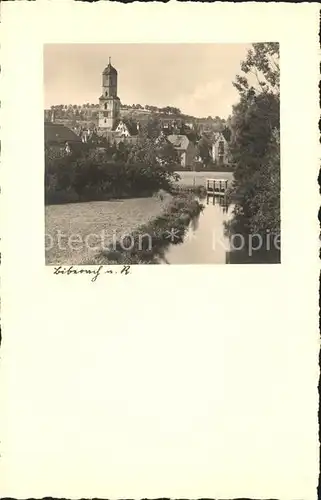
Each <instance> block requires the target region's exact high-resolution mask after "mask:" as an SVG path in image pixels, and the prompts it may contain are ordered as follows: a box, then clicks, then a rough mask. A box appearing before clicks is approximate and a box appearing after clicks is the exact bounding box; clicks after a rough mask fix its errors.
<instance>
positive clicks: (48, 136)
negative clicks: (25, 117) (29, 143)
mask: <svg viewBox="0 0 321 500" xmlns="http://www.w3.org/2000/svg"><path fill="white" fill-rule="evenodd" d="M81 144H82V140H81V137H79V135H77V134H75V132H73V131H72V130H71V129H70V128H68V127H65V126H64V125H60V124H58V123H52V122H45V146H47V147H51V148H53V149H55V150H56V151H60V152H66V153H70V152H71V151H72V150H74V149H75V148H77V147H79V146H80V145H81Z"/></svg>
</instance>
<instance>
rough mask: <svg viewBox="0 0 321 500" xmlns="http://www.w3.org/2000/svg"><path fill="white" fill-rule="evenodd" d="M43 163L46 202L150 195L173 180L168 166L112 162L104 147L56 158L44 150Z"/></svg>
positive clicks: (168, 188) (173, 175) (172, 172)
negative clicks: (44, 160) (44, 158)
mask: <svg viewBox="0 0 321 500" xmlns="http://www.w3.org/2000/svg"><path fill="white" fill-rule="evenodd" d="M45 166H46V171H45V202H46V204H54V203H66V202H68V201H70V202H72V201H91V200H104V199H110V198H124V197H132V196H150V195H152V194H153V193H155V192H157V191H159V190H164V191H168V190H170V189H171V187H172V184H173V181H174V180H175V179H176V174H175V173H174V171H173V169H172V168H171V167H168V166H166V165H159V164H157V163H156V164H151V165H148V164H146V163H139V162H135V163H128V162H121V161H111V160H110V156H109V154H108V151H107V150H104V149H90V148H88V149H84V150H82V151H81V152H75V153H73V154H71V155H64V156H58V157H55V156H53V155H52V154H51V152H50V151H49V150H46V162H45ZM62 200H63V201H62Z"/></svg>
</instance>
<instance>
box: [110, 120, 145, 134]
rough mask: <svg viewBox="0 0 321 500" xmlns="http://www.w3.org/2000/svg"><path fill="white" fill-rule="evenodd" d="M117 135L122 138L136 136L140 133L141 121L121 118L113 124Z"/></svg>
mask: <svg viewBox="0 0 321 500" xmlns="http://www.w3.org/2000/svg"><path fill="white" fill-rule="evenodd" d="M113 132H114V133H115V135H116V136H119V137H122V138H128V137H135V136H137V135H138V134H139V123H138V122H135V121H133V120H126V119H119V120H116V121H115V123H114V126H113Z"/></svg>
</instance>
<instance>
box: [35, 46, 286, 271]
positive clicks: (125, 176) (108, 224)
mask: <svg viewBox="0 0 321 500" xmlns="http://www.w3.org/2000/svg"><path fill="white" fill-rule="evenodd" d="M279 64H280V61H279V44H278V43H277V42H260V43H253V44H240V43H239V44H218V43H216V44H209V43H198V44H195V43H185V44H166V43H165V44H155V43H152V44H46V45H44V141H45V144H44V150H45V253H46V264H47V265H94V264H99V265H105V264H106V265H109V264H123V265H124V264H126V265H128V264H129V265H130V264H234V263H236V264H251V263H260V264H265V263H266V264H269V263H272V264H275V263H279V262H280V259H281V252H280V247H281V235H280V114H279V107H280V65H279Z"/></svg>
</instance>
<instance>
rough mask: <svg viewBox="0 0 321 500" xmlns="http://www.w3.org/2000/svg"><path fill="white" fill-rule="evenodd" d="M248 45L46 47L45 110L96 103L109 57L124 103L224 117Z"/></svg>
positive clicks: (234, 99) (233, 96)
mask: <svg viewBox="0 0 321 500" xmlns="http://www.w3.org/2000/svg"><path fill="white" fill-rule="evenodd" d="M249 48H250V45H249V44H188V43H184V44H133V43H131V44H99V45H98V44H50V45H49V44H47V45H45V48H44V94H45V95H44V99H45V102H44V105H45V108H49V107H50V106H51V105H54V104H84V103H86V102H89V103H98V98H99V96H100V95H101V82H102V76H101V74H102V71H103V70H104V68H105V67H106V66H107V64H108V60H109V57H111V63H112V65H113V66H114V67H115V68H116V69H117V71H118V96H119V98H120V100H121V102H122V104H141V105H145V104H149V105H154V106H158V107H163V106H175V107H178V108H179V109H180V110H181V111H182V112H183V113H185V114H190V115H193V116H197V117H207V116H209V115H211V116H213V117H214V116H220V117H221V118H227V117H228V115H229V114H230V113H231V111H232V105H233V104H235V103H236V102H237V101H238V93H237V91H236V89H235V88H234V87H233V85H232V82H233V81H234V79H235V76H236V74H238V73H240V64H241V61H242V60H243V59H244V58H245V56H246V52H247V50H248V49H249Z"/></svg>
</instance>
